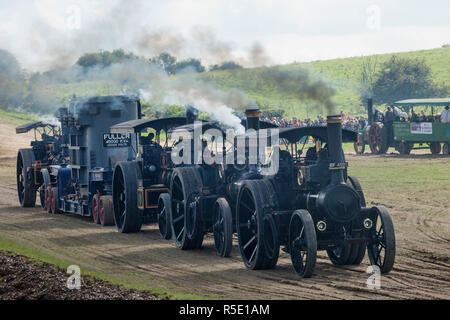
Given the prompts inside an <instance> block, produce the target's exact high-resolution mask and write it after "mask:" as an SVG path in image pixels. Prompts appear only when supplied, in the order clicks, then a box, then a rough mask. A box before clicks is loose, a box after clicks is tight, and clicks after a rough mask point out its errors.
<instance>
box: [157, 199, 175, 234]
mask: <svg viewBox="0 0 450 320" xmlns="http://www.w3.org/2000/svg"><path fill="white" fill-rule="evenodd" d="M170 216H171V204H170V195H169V194H168V193H162V194H161V195H160V196H159V199H158V226H159V234H160V235H161V237H162V238H163V239H166V240H169V239H170V238H172V228H171V226H170Z"/></svg>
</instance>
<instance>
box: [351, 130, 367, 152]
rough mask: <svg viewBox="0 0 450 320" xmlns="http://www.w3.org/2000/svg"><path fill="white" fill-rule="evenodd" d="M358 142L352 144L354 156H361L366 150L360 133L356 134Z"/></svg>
mask: <svg viewBox="0 0 450 320" xmlns="http://www.w3.org/2000/svg"><path fill="white" fill-rule="evenodd" d="M357 137H358V140H357V141H356V142H354V143H353V147H354V148H355V152H356V154H363V153H364V150H365V149H366V144H365V143H364V138H363V134H362V133H361V132H359V133H358V136H357Z"/></svg>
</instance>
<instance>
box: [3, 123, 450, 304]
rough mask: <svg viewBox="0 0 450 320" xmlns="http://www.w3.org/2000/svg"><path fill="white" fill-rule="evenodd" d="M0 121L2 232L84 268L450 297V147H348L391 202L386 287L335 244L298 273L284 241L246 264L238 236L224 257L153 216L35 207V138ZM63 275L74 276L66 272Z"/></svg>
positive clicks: (377, 192) (168, 284)
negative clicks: (25, 153)
mask: <svg viewBox="0 0 450 320" xmlns="http://www.w3.org/2000/svg"><path fill="white" fill-rule="evenodd" d="M0 126H1V129H0V162H1V164H0V238H1V239H4V240H7V241H11V242H14V243H17V244H19V245H21V246H24V247H27V248H30V249H33V250H37V251H39V252H42V253H43V254H45V255H47V256H52V257H54V258H55V259H59V260H62V261H66V262H69V263H71V264H76V265H79V266H80V268H81V274H82V275H83V270H84V269H86V270H90V271H93V272H97V273H101V274H103V275H105V276H108V277H114V278H116V279H118V280H119V281H123V283H127V284H130V283H131V284H137V285H139V287H140V288H142V287H145V288H152V289H155V290H159V291H164V292H168V293H178V294H182V295H183V294H194V295H200V296H203V297H210V298H234V299H450V202H449V201H448V199H449V195H450V171H449V170H450V158H448V157H446V158H445V157H442V156H438V157H436V156H431V155H430V156H429V155H425V154H416V155H411V156H408V157H404V156H403V157H401V156H398V155H385V156H373V155H367V156H366V155H365V156H355V155H348V156H347V161H348V162H349V164H350V171H351V173H352V174H354V175H355V176H357V177H358V178H359V180H360V182H361V184H362V187H363V189H364V192H365V195H366V200H367V203H368V206H374V205H377V204H383V205H385V206H386V207H387V208H388V209H389V212H390V213H391V215H392V218H393V221H394V227H395V230H396V243H397V253H396V261H395V265H394V269H393V270H392V271H391V272H390V273H389V274H386V275H382V277H381V289H379V290H373V289H368V288H367V285H366V284H367V279H368V277H369V276H370V274H368V273H366V270H367V267H368V266H369V261H368V258H367V255H366V257H365V258H364V260H363V262H362V264H361V265H359V266H334V265H333V264H331V262H330V260H329V259H328V257H327V255H326V253H324V252H319V253H318V259H317V264H316V268H315V271H314V275H313V277H312V278H309V279H299V277H298V276H297V275H296V273H295V272H294V269H293V267H292V264H291V261H290V257H289V255H288V254H286V253H284V252H283V251H280V259H279V261H278V264H277V266H276V267H275V268H274V269H272V270H259V271H253V270H247V269H246V268H245V266H244V264H243V262H242V258H241V256H240V253H239V248H238V245H237V239H234V243H233V244H234V246H233V251H232V254H231V257H230V258H220V257H218V256H217V255H216V253H215V249H214V241H213V238H212V237H211V236H210V235H208V236H207V237H206V238H205V241H204V245H203V248H202V249H200V250H191V251H181V250H179V249H177V248H176V247H175V244H174V243H173V240H172V241H166V240H163V239H161V238H160V236H159V232H158V228H157V226H156V225H148V226H144V227H143V229H142V231H141V232H139V233H136V234H120V233H118V232H117V230H116V228H115V227H104V228H101V227H99V226H98V225H94V224H93V223H92V222H91V220H90V219H86V218H82V217H79V216H75V215H69V214H59V215H52V214H48V213H45V212H44V211H43V210H42V209H41V208H39V207H38V203H37V206H36V207H35V208H21V207H20V206H19V204H18V200H17V191H16V181H15V156H16V150H17V149H18V148H20V147H26V146H27V145H28V144H29V140H28V139H23V138H22V137H20V136H16V135H15V134H14V126H12V125H8V124H4V123H0ZM19 138H20V139H19ZM15 139H17V140H15ZM12 140H14V142H12ZM5 141H7V144H6V142H5ZM38 202H39V201H38ZM22 267H23V266H22V265H21V264H20V263H19V266H18V268H19V269H20V268H22ZM63 276H64V278H66V277H67V275H66V274H65V272H64V274H63ZM2 277H4V276H2ZM37 282H39V280H35V284H36V286H37V285H38V284H37ZM58 290H59V289H58ZM61 290H62V289H61ZM20 294H21V293H20V291H18V293H17V297H19V296H20ZM59 294H61V295H63V296H62V297H59V298H64V297H65V296H64V292H63V291H56V295H52V297H57V295H59ZM70 294H76V293H73V292H71V293H70ZM85 294H87V293H85ZM130 294H131V293H130ZM11 295H13V293H11ZM12 297H13V298H14V296H12ZM86 297H88V296H86ZM105 297H107V295H106V293H105ZM127 297H131V296H130V295H128V296H127ZM185 297H189V296H185Z"/></svg>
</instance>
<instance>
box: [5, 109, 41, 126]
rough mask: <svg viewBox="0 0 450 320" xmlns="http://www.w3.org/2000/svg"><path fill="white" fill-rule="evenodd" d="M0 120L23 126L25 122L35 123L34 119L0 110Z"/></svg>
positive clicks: (29, 116)
mask: <svg viewBox="0 0 450 320" xmlns="http://www.w3.org/2000/svg"><path fill="white" fill-rule="evenodd" d="M0 120H2V121H4V122H9V123H13V124H23V123H26V122H31V121H36V117H35V116H31V115H27V114H23V113H18V112H7V111H4V110H2V109H0Z"/></svg>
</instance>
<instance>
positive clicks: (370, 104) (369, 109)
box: [367, 98, 373, 125]
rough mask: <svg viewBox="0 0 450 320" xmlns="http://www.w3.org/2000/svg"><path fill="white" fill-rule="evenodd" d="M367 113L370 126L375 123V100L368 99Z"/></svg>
mask: <svg viewBox="0 0 450 320" xmlns="http://www.w3.org/2000/svg"><path fill="white" fill-rule="evenodd" d="M367 113H368V117H367V119H368V121H369V125H371V124H372V123H373V100H372V98H369V99H367Z"/></svg>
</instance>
